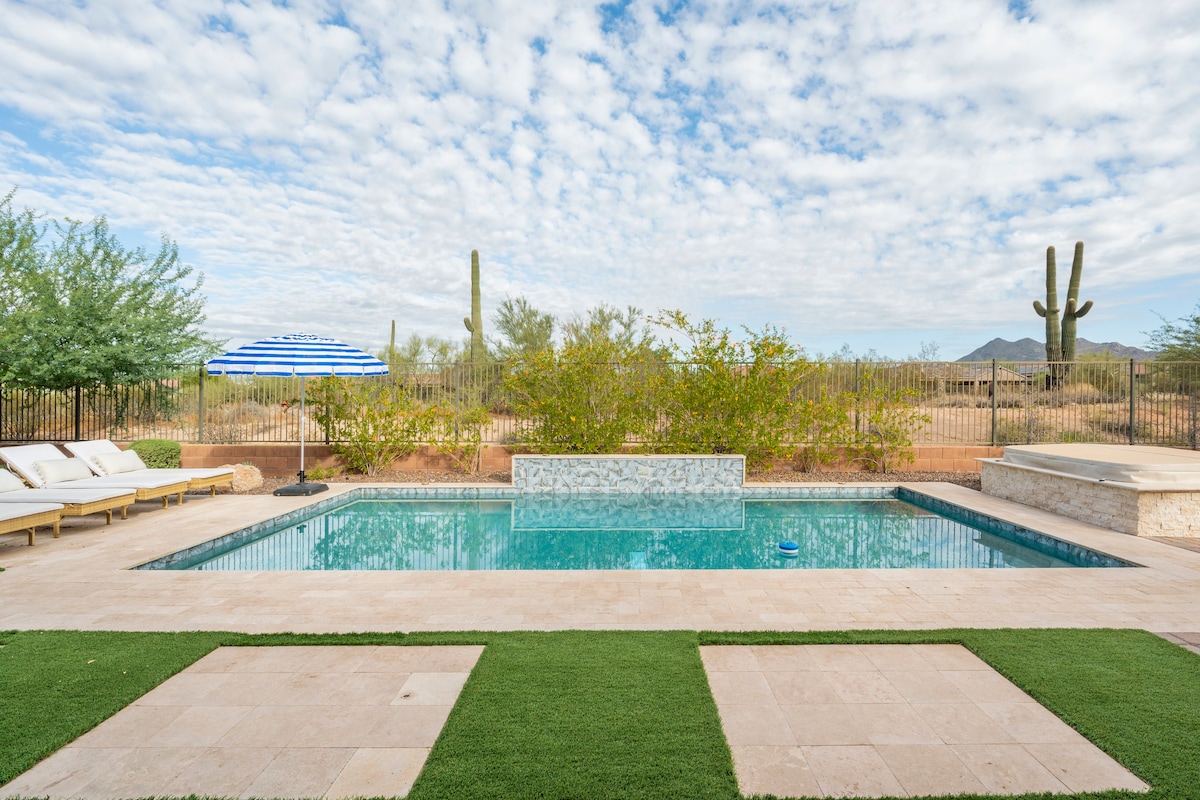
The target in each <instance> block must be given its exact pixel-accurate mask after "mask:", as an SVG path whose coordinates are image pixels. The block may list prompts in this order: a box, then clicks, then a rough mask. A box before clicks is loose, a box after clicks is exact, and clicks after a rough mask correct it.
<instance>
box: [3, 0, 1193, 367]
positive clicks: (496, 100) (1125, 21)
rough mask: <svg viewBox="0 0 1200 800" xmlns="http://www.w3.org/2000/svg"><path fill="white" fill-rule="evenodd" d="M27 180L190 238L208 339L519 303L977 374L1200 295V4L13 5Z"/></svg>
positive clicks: (42, 196) (56, 208)
mask: <svg viewBox="0 0 1200 800" xmlns="http://www.w3.org/2000/svg"><path fill="white" fill-rule="evenodd" d="M0 15H2V18H3V19H4V24H3V25H2V26H0V188H2V189H4V191H7V189H8V188H11V187H13V186H16V187H18V192H17V195H16V204H17V205H18V206H29V207H32V208H36V209H38V210H40V211H43V212H46V213H47V214H49V215H51V216H54V217H62V216H67V215H69V216H72V217H75V218H85V219H86V218H91V217H93V216H97V215H106V216H107V217H108V218H109V220H110V221H111V223H112V224H113V226H114V228H115V229H116V230H117V232H118V234H119V236H120V237H121V239H122V241H123V242H124V243H126V244H130V245H132V244H142V243H146V244H149V245H154V244H155V243H156V242H157V241H158V239H159V237H160V236H161V235H162V234H166V235H167V236H169V237H171V238H172V239H174V240H176V241H177V242H178V243H179V245H180V248H181V251H182V252H183V254H184V256H185V258H186V260H187V261H188V262H189V263H190V264H193V265H194V266H195V267H196V268H197V269H199V270H201V271H203V272H204V273H205V276H206V279H205V286H204V291H205V294H206V295H207V297H208V323H207V327H208V329H209V330H210V331H211V332H212V333H214V334H216V335H219V336H221V337H223V338H228V339H229V340H230V345H231V346H232V345H237V344H241V343H244V342H246V341H248V340H251V339H253V338H256V337H258V336H264V335H276V334H280V333H290V332H297V331H305V332H310V333H320V334H325V335H333V336H337V337H338V338H342V339H345V340H346V341H349V342H352V343H354V344H356V345H358V346H361V347H368V348H379V347H382V346H383V345H384V344H386V341H387V336H388V328H389V323H390V321H391V320H392V319H395V320H396V324H397V329H398V333H399V336H400V337H401V338H403V337H405V336H406V335H408V334H409V333H413V332H416V333H420V334H423V335H428V334H436V335H440V336H451V337H454V338H456V339H457V338H459V337H461V336H463V335H465V331H464V329H463V327H462V322H461V320H462V317H463V316H464V315H465V314H468V313H469V312H470V267H469V264H470V251H471V249H472V248H477V249H478V250H479V251H480V253H481V255H482V263H483V279H482V285H483V298H484V315H485V320H486V319H487V318H488V317H489V316H490V313H491V311H492V310H493V309H494V308H495V306H496V305H497V304H498V303H499V302H500V301H501V300H502V299H503V298H504V297H505V296H507V295H524V296H525V297H527V298H528V299H529V300H530V301H531V302H532V303H533V304H534V305H535V306H537V307H539V308H542V309H544V310H547V311H550V312H553V313H555V314H556V315H559V316H566V315H569V314H570V313H572V312H577V311H581V310H583V309H585V308H587V307H589V306H592V305H595V304H597V303H599V302H607V303H610V304H613V305H617V306H622V307H624V306H626V305H630V304H632V305H635V306H638V307H641V308H642V309H644V310H646V311H654V310H656V309H659V308H681V309H683V310H685V311H686V312H688V313H690V314H692V315H693V316H695V317H714V318H718V319H719V320H720V321H721V323H722V324H724V325H727V326H729V327H733V328H737V327H739V326H742V325H747V326H750V327H752V328H756V329H757V328H760V327H761V326H762V325H763V324H764V323H773V324H776V325H780V326H784V327H786V328H787V329H788V331H789V333H790V334H791V335H792V336H793V338H794V339H795V340H797V341H798V342H799V343H800V344H802V345H803V346H805V347H806V349H808V350H809V351H810V352H826V353H828V352H831V351H833V350H836V349H838V348H839V347H840V346H841V345H842V343H849V344H850V346H851V348H852V349H853V350H855V351H857V352H862V351H865V350H867V349H868V348H874V349H875V350H877V351H878V352H879V353H881V354H885V355H890V356H895V357H903V356H905V355H910V354H915V353H916V352H917V350H918V349H919V347H920V343H921V342H934V343H936V344H938V345H939V347H940V353H941V356H942V357H945V358H957V357H959V356H961V355H963V354H965V353H966V352H968V351H970V350H972V349H973V348H975V347H976V346H978V345H980V344H983V343H984V342H986V341H988V340H989V339H991V338H993V337H996V336H1003V337H1005V338H1009V339H1016V338H1020V337H1023V336H1030V337H1033V338H1038V339H1040V338H1042V336H1043V333H1044V329H1043V324H1042V321H1041V320H1040V319H1039V318H1038V317H1036V316H1035V314H1034V312H1033V309H1032V307H1031V303H1032V301H1033V300H1035V299H1038V298H1043V299H1044V288H1045V287H1044V281H1045V273H1044V268H1045V266H1044V265H1045V248H1046V246H1047V245H1051V244H1052V245H1055V246H1056V248H1057V250H1058V254H1059V261H1060V285H1061V292H1060V294H1064V295H1065V285H1066V281H1067V273H1068V272H1069V262H1070V253H1071V250H1072V247H1073V244H1074V242H1075V241H1076V240H1079V239H1082V240H1083V241H1084V242H1085V243H1086V258H1085V270H1084V276H1083V292H1082V298H1081V299H1091V300H1094V301H1095V308H1094V309H1093V310H1092V312H1091V314H1090V315H1089V316H1088V317H1086V318H1085V319H1083V320H1081V322H1080V326H1079V334H1080V336H1083V337H1085V338H1088V339H1091V340H1093V341H1112V340H1118V341H1121V342H1123V343H1125V344H1133V345H1139V344H1143V343H1144V341H1145V335H1144V332H1146V331H1150V330H1153V329H1154V328H1156V327H1158V326H1159V325H1160V324H1161V323H1160V320H1159V318H1158V317H1157V316H1156V315H1155V314H1156V312H1157V313H1158V314H1161V315H1163V316H1165V317H1167V318H1171V319H1173V318H1177V317H1179V316H1182V315H1183V314H1184V313H1185V312H1188V311H1190V310H1191V309H1192V308H1193V306H1194V305H1195V304H1196V302H1197V301H1198V300H1200V225H1198V224H1197V220H1198V219H1200V80H1198V79H1197V77H1196V76H1197V75H1200V0H1160V1H1159V2H1154V3H1146V2H1141V1H1139V0H1130V1H1129V2H1125V1H1124V0H1112V1H1106V0H1084V1H1081V2H1069V1H1068V0H1026V2H1017V1H1016V0H1014V1H1013V2H1005V0H955V1H954V2H948V1H947V2H932V1H931V0H907V1H906V2H895V1H894V0H877V1H876V2H853V0H850V1H848V2H833V3H823V2H812V3H778V2H772V3H762V4H759V3H756V2H721V0H713V1H712V2H687V1H686V0H662V1H661V2H638V0H632V2H631V1H630V0H625V1H624V2H615V3H612V4H600V5H595V4H591V3H574V2H543V1H542V0H512V1H511V2H504V1H498V2H491V3H485V2H458V0H434V1H427V0H405V2H402V3H394V2H389V1H388V0H348V1H347V2H343V3H337V2H319V1H318V0H293V1H291V2H286V3H273V4H272V3H265V2H263V3H260V2H249V3H224V2H220V1H219V0H172V2H162V3H155V4H150V3H147V2H145V0H103V2H88V0H35V2H28V3H24V2H12V0H0Z"/></svg>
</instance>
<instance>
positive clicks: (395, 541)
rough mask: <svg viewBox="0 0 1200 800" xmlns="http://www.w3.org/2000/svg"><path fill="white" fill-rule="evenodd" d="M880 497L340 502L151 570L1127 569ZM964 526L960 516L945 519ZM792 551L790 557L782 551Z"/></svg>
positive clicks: (1009, 529)
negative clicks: (788, 547) (789, 547)
mask: <svg viewBox="0 0 1200 800" xmlns="http://www.w3.org/2000/svg"><path fill="white" fill-rule="evenodd" d="M939 510H941V511H942V512H943V513H937V512H936V511H934V510H931V509H930V508H924V507H922V506H921V505H919V504H918V503H916V502H911V501H909V502H906V501H904V500H900V499H896V498H894V497H893V498H885V499H861V498H860V499H815V500H814V499H790V498H767V499H748V498H745V497H740V496H696V495H686V496H685V495H634V496H630V495H593V496H586V495H585V496H579V495H533V496H523V495H520V496H514V497H507V498H492V499H398V500H392V499H353V498H351V499H347V500H345V501H343V502H341V503H335V504H325V505H324V507H323V508H321V509H320V510H319V511H317V512H315V513H312V514H310V515H309V516H304V517H300V518H299V519H291V520H284V521H282V522H280V523H278V524H274V525H266V526H264V527H262V528H261V529H258V530H253V531H249V532H244V533H243V534H242V535H231V536H229V537H224V539H222V540H216V541H214V542H212V543H208V544H207V545H206V546H204V547H200V548H194V549H193V550H192V551H188V552H184V553H179V554H175V555H174V556H172V557H168V558H166V559H160V560H159V562H155V563H153V564H148V565H145V568H152V569H153V568H158V569H163V568H166V569H193V570H258V571H261V570H267V571H270V570H564V569H565V570H574V569H580V570H599V569H619V570H630V569H878V568H884V569H888V568H892V569H897V568H927V569H938V568H959V569H961V568H972V569H974V568H982V569H999V568H1009V567H1072V566H1123V564H1122V563H1120V562H1116V561H1115V560H1112V559H1109V561H1112V563H1104V559H1105V558H1106V557H1103V556H1099V555H1098V554H1094V553H1090V552H1089V551H1079V548H1073V547H1066V546H1062V545H1063V543H1061V542H1056V541H1055V540H1052V539H1050V540H1048V541H1047V539H1048V537H1044V536H1041V535H1037V534H1034V535H1032V536H1025V535H1022V534H1021V533H1020V532H1019V531H1016V530H1014V529H1013V526H1011V525H1009V526H1004V525H993V524H990V523H989V522H988V521H987V520H986V519H970V518H969V514H970V512H964V513H963V514H961V515H958V514H955V513H954V507H950V508H942V509H939ZM955 516H958V517H960V518H958V519H956V518H953V517H955ZM781 542H794V543H795V544H796V545H797V547H796V551H797V554H796V556H795V557H787V556H785V555H783V554H782V553H781V550H780V546H779V545H780V543H781Z"/></svg>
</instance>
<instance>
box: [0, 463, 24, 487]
mask: <svg viewBox="0 0 1200 800" xmlns="http://www.w3.org/2000/svg"><path fill="white" fill-rule="evenodd" d="M24 488H26V486H25V481H23V480H21V479H20V478H18V477H17V476H16V475H13V474H12V473H11V472H9V471H8V470H6V469H0V492H15V491H17V490H18V489H24Z"/></svg>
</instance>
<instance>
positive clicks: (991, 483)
mask: <svg viewBox="0 0 1200 800" xmlns="http://www.w3.org/2000/svg"><path fill="white" fill-rule="evenodd" d="M980 462H981V463H982V465H983V469H982V475H981V481H982V488H983V493H984V494H989V495H992V496H993V497H999V498H1002V499H1004V500H1012V501H1014V502H1017V503H1023V504H1024V505H1027V506H1033V507H1034V508H1040V509H1042V510H1044V511H1050V512H1053V513H1055V514H1061V515H1063V516H1064V517H1070V518H1071V519H1077V520H1079V521H1081V522H1088V523H1091V524H1092V525H1098V526H1100V527H1102V528H1108V529H1109V530H1113V531H1119V532H1121V533H1128V534H1132V535H1133V536H1172V537H1175V536H1187V537H1200V491H1195V490H1188V489H1185V488H1184V487H1183V486H1178V485H1177V486H1172V485H1162V484H1160V485H1152V486H1146V485H1139V484H1134V483H1124V482H1118V481H1108V480H1104V479H1098V478H1088V477H1083V476H1079V475H1070V474H1066V473H1059V472H1053V471H1050V470H1046V469H1038V468H1035V467H1028V466H1023V465H1017V464H1011V463H1007V462H1005V461H1003V460H1000V459H980Z"/></svg>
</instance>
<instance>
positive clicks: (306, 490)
mask: <svg viewBox="0 0 1200 800" xmlns="http://www.w3.org/2000/svg"><path fill="white" fill-rule="evenodd" d="M305 394H306V392H305V385H304V376H301V377H300V482H299V483H294V484H292V485H291V486H280V487H279V488H278V489H276V490H275V492H274V494H275V495H283V496H304V497H308V496H309V495H314V494H317V493H318V492H324V491H326V490H328V489H329V487H328V486H326V485H325V484H323V483H309V482H308V476H307V475H305V474H304V396H305Z"/></svg>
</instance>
